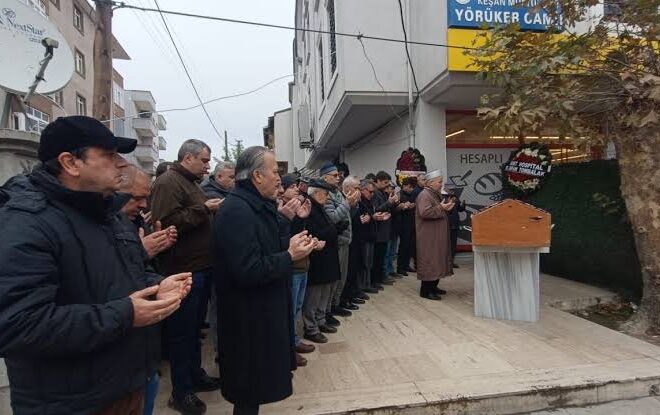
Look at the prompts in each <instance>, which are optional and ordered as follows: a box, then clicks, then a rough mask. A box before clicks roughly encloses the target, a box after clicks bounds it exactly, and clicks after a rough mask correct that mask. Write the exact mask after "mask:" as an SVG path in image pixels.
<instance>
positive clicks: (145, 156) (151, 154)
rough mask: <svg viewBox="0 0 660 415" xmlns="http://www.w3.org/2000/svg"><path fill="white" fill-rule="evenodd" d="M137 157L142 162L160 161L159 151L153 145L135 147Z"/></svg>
mask: <svg viewBox="0 0 660 415" xmlns="http://www.w3.org/2000/svg"><path fill="white" fill-rule="evenodd" d="M135 158H136V159H138V160H139V161H140V162H142V163H154V162H156V161H158V152H156V151H154V149H153V147H152V146H143V145H139V146H137V147H135Z"/></svg>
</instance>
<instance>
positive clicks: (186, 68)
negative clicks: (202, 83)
mask: <svg viewBox="0 0 660 415" xmlns="http://www.w3.org/2000/svg"><path fill="white" fill-rule="evenodd" d="M154 3H155V4H156V8H157V9H158V12H159V13H160V18H161V19H162V20H163V25H164V26H165V30H167V34H168V35H169V37H170V40H171V41H172V45H173V46H174V50H175V51H176V54H177V56H178V57H179V61H181V66H183V70H184V71H185V72H186V76H187V77H188V80H189V81H190V86H192V89H193V91H194V92H195V96H196V97H197V100H198V101H199V104H200V106H201V107H202V110H204V114H206V118H208V120H209V123H210V124H211V127H213V130H214V131H215V133H216V134H217V135H218V138H220V139H222V135H221V134H220V131H218V128H217V127H216V126H215V124H214V123H213V120H212V119H211V115H210V114H209V112H208V111H207V110H206V106H204V101H202V97H201V96H200V95H199V91H197V87H196V86H195V83H194V82H193V80H192V77H191V76H190V72H189V71H188V67H187V66H186V63H185V62H184V60H183V57H182V56H181V52H180V51H179V48H178V46H177V45H176V42H175V41H174V37H172V32H170V28H169V27H168V26H167V22H166V21H165V15H164V14H163V12H162V11H161V9H160V6H159V5H158V0H154Z"/></svg>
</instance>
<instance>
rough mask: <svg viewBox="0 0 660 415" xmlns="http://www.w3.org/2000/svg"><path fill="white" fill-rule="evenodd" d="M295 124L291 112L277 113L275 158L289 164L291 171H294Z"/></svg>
mask: <svg viewBox="0 0 660 415" xmlns="http://www.w3.org/2000/svg"><path fill="white" fill-rule="evenodd" d="M294 145H295V143H294V142H293V123H292V119H291V110H290V109H289V110H286V111H280V112H276V113H275V157H276V158H277V161H286V162H288V163H289V170H293V160H294V159H293V147H294Z"/></svg>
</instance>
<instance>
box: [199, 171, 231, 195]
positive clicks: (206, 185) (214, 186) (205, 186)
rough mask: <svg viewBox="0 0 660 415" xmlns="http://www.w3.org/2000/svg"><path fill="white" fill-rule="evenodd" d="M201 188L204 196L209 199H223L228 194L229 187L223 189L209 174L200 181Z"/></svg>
mask: <svg viewBox="0 0 660 415" xmlns="http://www.w3.org/2000/svg"><path fill="white" fill-rule="evenodd" d="M201 186H202V190H203V191H204V193H205V194H206V197H208V198H209V199H224V198H226V197H227V196H229V193H231V189H225V188H224V187H222V186H220V184H219V183H218V182H216V181H215V178H214V177H213V175H210V176H209V177H208V178H206V179H204V181H203V182H202V185H201Z"/></svg>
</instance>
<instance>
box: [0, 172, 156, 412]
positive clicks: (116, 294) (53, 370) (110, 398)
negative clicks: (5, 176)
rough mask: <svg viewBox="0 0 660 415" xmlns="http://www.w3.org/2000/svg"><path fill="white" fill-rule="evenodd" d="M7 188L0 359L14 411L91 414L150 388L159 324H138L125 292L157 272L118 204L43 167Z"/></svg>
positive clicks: (0, 244)
mask: <svg viewBox="0 0 660 415" xmlns="http://www.w3.org/2000/svg"><path fill="white" fill-rule="evenodd" d="M3 190H4V193H5V199H7V198H8V200H7V201H6V203H5V204H4V206H3V207H2V208H0V224H1V225H2V227H3V238H2V239H0V264H2V266H1V267H0V357H4V358H5V362H6V364H7V371H8V375H9V383H10V386H11V400H12V408H13V411H14V414H16V415H28V414H35V415H43V414H49V415H59V414H61V415H65V414H66V415H72V414H73V415H78V414H80V415H82V414H92V413H96V412H98V411H100V410H103V409H104V408H106V407H107V406H109V405H110V404H112V403H113V402H115V401H116V400H118V399H120V398H123V397H124V396H126V395H127V394H128V393H130V392H133V391H136V390H139V389H142V388H144V386H145V383H146V380H147V377H148V376H151V375H152V374H153V373H154V372H155V371H156V368H157V364H158V360H159V359H158V353H159V351H160V347H159V339H158V331H157V328H153V327H150V328H140V329H135V328H132V325H133V306H132V303H131V300H130V298H129V297H128V296H129V295H130V294H131V293H133V292H134V291H137V290H140V289H143V288H145V287H146V286H149V285H153V284H155V283H157V282H159V281H160V277H159V276H158V275H155V274H150V273H147V272H145V264H144V256H143V248H142V245H141V242H140V239H139V237H138V235H137V233H136V232H135V229H134V228H132V229H131V228H129V227H125V226H122V224H121V223H120V221H119V219H118V217H117V210H116V209H118V207H117V206H121V203H115V202H114V201H113V198H109V199H104V198H103V197H102V196H101V195H100V194H96V193H87V192H74V191H71V190H68V189H66V188H64V187H63V186H62V185H61V184H60V183H59V182H58V181H57V179H56V178H55V177H54V176H52V175H50V174H48V173H46V172H45V171H44V170H43V169H37V170H35V171H34V172H33V173H32V174H31V175H30V176H29V178H28V177H27V176H22V177H18V178H16V179H15V180H12V182H11V183H10V184H8V186H6V187H5V188H4V189H3ZM113 205H114V206H113Z"/></svg>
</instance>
